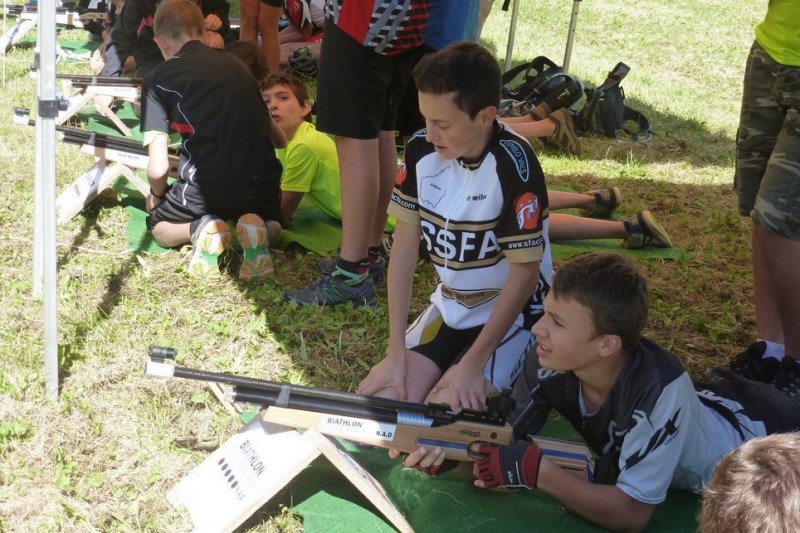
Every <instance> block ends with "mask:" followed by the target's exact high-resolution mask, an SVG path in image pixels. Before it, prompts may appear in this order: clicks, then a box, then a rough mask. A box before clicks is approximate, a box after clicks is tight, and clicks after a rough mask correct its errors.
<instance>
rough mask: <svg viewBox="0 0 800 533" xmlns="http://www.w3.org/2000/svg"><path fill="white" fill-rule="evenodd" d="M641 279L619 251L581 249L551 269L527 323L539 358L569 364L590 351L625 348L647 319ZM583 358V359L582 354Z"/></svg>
mask: <svg viewBox="0 0 800 533" xmlns="http://www.w3.org/2000/svg"><path fill="white" fill-rule="evenodd" d="M647 308H648V297H647V280H646V279H645V277H644V276H643V275H642V274H641V272H639V270H638V269H637V268H636V267H635V266H634V265H633V263H632V262H631V260H630V259H627V258H626V257H623V256H621V255H619V254H612V253H595V254H585V255H580V256H578V257H575V258H572V259H570V260H568V261H566V262H565V263H564V264H563V265H561V267H560V268H559V269H558V270H557V271H556V273H555V276H554V277H553V285H552V287H551V288H550V292H549V293H548V295H547V298H546V300H545V315H544V316H543V317H542V318H540V319H539V321H538V322H537V323H536V324H535V325H534V326H533V333H534V335H536V338H537V341H538V343H539V347H537V355H539V361H540V364H541V365H542V366H543V367H544V368H549V369H551V370H575V369H576V368H578V367H579V366H581V365H582V364H584V363H591V361H592V358H593V357H594V355H595V354H596V353H601V354H613V353H618V352H622V353H625V354H627V353H630V352H631V351H632V350H633V349H634V348H635V347H636V345H637V344H638V343H639V341H640V340H641V336H642V330H643V329H644V326H645V323H646V322H647ZM584 359H585V360H584Z"/></svg>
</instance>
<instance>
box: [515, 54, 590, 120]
mask: <svg viewBox="0 0 800 533" xmlns="http://www.w3.org/2000/svg"><path fill="white" fill-rule="evenodd" d="M523 72H524V75H523V79H522V82H520V83H519V84H517V85H515V86H513V87H512V86H511V85H510V84H511V82H513V81H514V80H515V78H516V77H517V76H518V75H519V74H520V73H523ZM502 82H503V90H502V96H503V98H504V99H506V100H514V101H516V102H524V103H527V104H530V106H531V107H535V106H537V105H539V104H541V103H543V102H545V103H547V104H548V105H550V107H551V110H552V111H555V110H556V109H559V108H561V107H569V106H570V105H572V104H574V103H575V102H577V101H578V99H579V98H580V97H581V85H580V83H579V82H578V81H577V80H576V79H575V78H573V77H572V76H570V75H569V74H567V73H566V72H564V70H563V69H562V68H561V67H559V66H558V65H556V64H555V63H554V62H552V61H551V60H550V59H548V58H546V57H544V56H538V57H536V58H535V59H534V60H533V61H530V62H528V63H522V64H521V65H517V66H516V67H514V68H512V69H511V70H509V71H508V72H505V73H504V74H503V78H502Z"/></svg>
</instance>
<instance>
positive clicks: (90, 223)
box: [57, 194, 153, 385]
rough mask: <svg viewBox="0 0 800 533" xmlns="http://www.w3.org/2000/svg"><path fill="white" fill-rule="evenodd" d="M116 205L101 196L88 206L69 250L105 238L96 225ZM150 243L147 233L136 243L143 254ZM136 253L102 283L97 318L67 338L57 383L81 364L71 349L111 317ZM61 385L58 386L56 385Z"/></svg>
mask: <svg viewBox="0 0 800 533" xmlns="http://www.w3.org/2000/svg"><path fill="white" fill-rule="evenodd" d="M116 204H118V202H117V200H116V199H114V198H113V197H112V196H111V195H110V194H101V195H100V196H98V198H97V199H95V201H94V202H93V203H92V204H90V206H88V207H87V208H85V209H84V211H83V216H84V222H83V225H82V226H81V229H80V231H79V232H78V234H77V235H76V236H75V237H74V238H73V240H72V244H71V245H70V248H71V249H72V248H79V247H81V246H83V245H84V244H85V243H86V241H87V239H88V238H89V236H90V235H92V234H93V233H94V234H96V235H97V237H100V238H102V237H104V236H105V232H104V231H103V229H102V227H101V226H100V225H99V224H98V223H97V218H98V215H99V213H100V210H101V209H103V208H105V207H109V206H111V205H116ZM152 242H153V238H152V236H151V235H150V234H149V233H147V234H146V235H145V236H144V237H143V238H142V240H141V242H140V243H139V249H142V250H146V249H148V247H149V245H150V244H151V243H152ZM138 252H139V250H131V252H130V257H129V258H128V260H127V261H125V262H124V263H123V264H122V265H121V266H120V267H119V268H118V269H117V270H116V271H115V272H113V273H111V274H110V275H109V276H108V278H107V279H106V283H105V292H104V293H103V295H102V297H101V298H100V301H99V303H98V304H97V306H96V308H95V309H93V310H92V314H93V315H94V316H95V317H96V319H94V320H91V321H89V322H88V324H87V325H86V326H83V327H76V328H75V329H73V330H72V332H71V335H69V338H70V339H71V341H70V342H69V343H66V344H64V345H62V346H60V348H59V351H60V353H59V366H60V369H61V373H60V376H59V381H60V382H63V380H64V379H65V378H66V377H68V376H69V375H70V370H71V368H72V365H73V364H74V363H76V362H78V361H82V360H83V359H84V353H83V351H82V350H73V349H72V346H73V345H77V346H81V345H83V344H84V341H85V339H86V338H87V337H88V336H89V333H90V331H91V329H92V328H93V327H94V326H95V325H96V324H97V321H98V320H105V319H106V317H109V316H111V315H112V313H113V311H114V309H115V308H116V307H117V306H118V305H119V304H120V295H121V294H122V293H123V289H124V288H125V282H126V281H127V279H128V278H130V277H131V275H132V274H133V272H134V271H135V270H136V269H137V268H138V267H139V263H138V261H137V260H136V254H137V253H138ZM70 255H71V254H69V253H68V254H64V255H62V256H61V257H60V258H59V259H58V262H57V268H58V270H61V268H62V267H64V266H65V265H66V264H67V263H68V262H69V260H70ZM59 385H60V384H59Z"/></svg>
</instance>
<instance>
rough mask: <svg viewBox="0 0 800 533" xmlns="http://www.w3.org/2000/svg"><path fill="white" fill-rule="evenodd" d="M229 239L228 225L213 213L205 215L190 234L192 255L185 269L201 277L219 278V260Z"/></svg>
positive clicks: (229, 230)
mask: <svg viewBox="0 0 800 533" xmlns="http://www.w3.org/2000/svg"><path fill="white" fill-rule="evenodd" d="M230 241H231V228H230V226H228V224H227V223H226V222H225V221H224V220H221V219H219V218H215V217H214V216H213V215H205V216H204V217H203V218H201V219H200V223H199V224H198V226H197V228H196V229H195V231H194V233H193V234H192V255H191V256H190V257H189V264H188V265H187V267H186V270H188V271H189V274H191V275H192V276H195V277H198V278H202V279H212V278H219V277H220V274H221V273H220V269H219V260H220V257H221V256H222V254H223V253H225V250H226V249H227V248H228V246H229V244H230Z"/></svg>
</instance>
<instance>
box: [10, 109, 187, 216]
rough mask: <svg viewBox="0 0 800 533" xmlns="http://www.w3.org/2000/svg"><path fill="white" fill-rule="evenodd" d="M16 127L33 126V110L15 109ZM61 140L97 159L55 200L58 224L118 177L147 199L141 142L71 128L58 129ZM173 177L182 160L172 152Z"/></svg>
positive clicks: (143, 153)
mask: <svg viewBox="0 0 800 533" xmlns="http://www.w3.org/2000/svg"><path fill="white" fill-rule="evenodd" d="M13 121H14V123H15V124H22V125H26V124H27V125H30V126H34V125H35V124H36V123H35V121H33V120H31V119H30V110H29V109H27V108H24V107H17V108H15V109H14V119H13ZM56 134H57V136H58V138H59V140H61V141H63V142H66V143H70V144H75V145H78V146H79V147H80V149H81V151H82V152H83V153H86V154H89V155H92V156H94V157H96V158H97V161H96V162H95V164H94V165H92V167H91V168H90V169H89V170H87V171H86V172H84V173H83V174H81V175H80V176H78V177H77V178H76V179H75V181H73V183H72V184H71V185H70V186H69V187H67V188H66V189H64V190H63V191H62V192H61V194H60V195H59V196H58V199H57V200H56V213H57V222H58V223H59V224H62V223H64V222H66V221H68V220H70V219H71V218H72V217H74V216H75V215H77V214H78V213H80V211H81V210H82V209H83V208H84V207H86V206H87V205H89V203H91V201H92V200H94V199H95V198H96V197H97V195H98V194H100V193H101V192H102V191H103V190H104V189H105V188H107V187H109V186H110V185H111V183H112V182H113V181H114V180H115V179H117V178H118V177H119V176H122V177H124V178H125V179H127V180H128V181H129V182H130V183H131V184H133V186H134V187H136V189H137V190H138V191H139V192H140V193H141V194H142V196H144V197H147V195H148V194H149V193H150V185H149V184H148V181H147V180H145V179H142V178H141V177H140V176H138V175H137V174H136V170H137V169H138V170H146V169H147V163H148V160H149V157H148V153H147V149H146V148H145V147H143V146H142V143H141V141H134V140H132V139H126V138H122V137H115V136H113V135H104V134H102V133H95V132H90V131H86V130H83V129H80V128H73V127H69V126H56ZM169 161H170V171H169V174H170V175H171V176H177V175H178V165H179V160H178V156H177V153H176V152H175V151H173V150H171V151H170V158H169Z"/></svg>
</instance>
